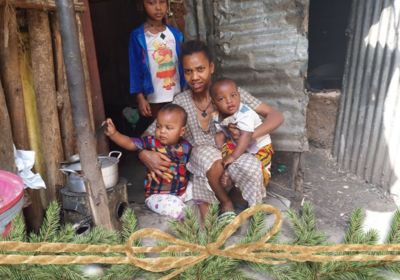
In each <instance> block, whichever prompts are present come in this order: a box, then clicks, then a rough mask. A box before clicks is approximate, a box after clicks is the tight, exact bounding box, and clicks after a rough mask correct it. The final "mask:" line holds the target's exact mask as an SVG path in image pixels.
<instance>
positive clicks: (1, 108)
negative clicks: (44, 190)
mask: <svg viewBox="0 0 400 280" xmlns="http://www.w3.org/2000/svg"><path fill="white" fill-rule="evenodd" d="M0 120H1V121H0V122H1V125H0V158H1V160H0V170H6V171H9V172H13V173H15V172H16V171H17V169H16V167H15V160H14V148H13V139H12V134H11V123H10V116H9V115H8V109H7V104H6V98H5V96H4V91H3V85H2V84H1V80H0Z"/></svg>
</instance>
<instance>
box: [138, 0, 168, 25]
mask: <svg viewBox="0 0 400 280" xmlns="http://www.w3.org/2000/svg"><path fill="white" fill-rule="evenodd" d="M143 6H144V9H145V11H146V14H147V17H149V18H150V19H152V20H154V21H162V19H163V18H164V17H165V15H166V14H167V9H168V4H167V0H143Z"/></svg>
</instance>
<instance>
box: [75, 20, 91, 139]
mask: <svg viewBox="0 0 400 280" xmlns="http://www.w3.org/2000/svg"><path fill="white" fill-rule="evenodd" d="M76 25H77V27H78V35H79V47H80V49H81V56H82V65H83V74H84V75H85V89H86V90H85V92H86V98H87V102H88V104H87V105H88V108H89V116H90V127H91V129H92V131H93V133H94V130H95V129H94V119H93V102H92V90H91V88H90V77H89V69H88V63H87V58H86V49H85V41H84V39H83V34H82V23H81V18H80V17H79V14H76Z"/></svg>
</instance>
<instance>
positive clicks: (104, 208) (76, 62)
mask: <svg viewBox="0 0 400 280" xmlns="http://www.w3.org/2000/svg"><path fill="white" fill-rule="evenodd" d="M57 12H58V15H59V19H60V30H61V37H62V43H63V54H64V64H65V69H66V73H67V81H68V88H69V92H70V96H71V105H72V118H73V121H74V126H75V129H76V133H77V144H78V149H79V156H80V160H81V164H82V169H83V172H84V174H85V177H86V179H87V184H88V185H87V186H86V190H87V192H88V196H89V202H90V209H91V212H92V216H93V219H94V223H95V224H96V225H101V226H103V227H104V228H106V229H113V224H112V222H111V216H110V209H109V208H108V197H107V192H106V188H105V185H104V181H103V178H102V176H101V171H100V166H99V164H97V151H96V141H95V138H94V134H93V131H92V130H91V129H90V125H89V124H88V121H89V119H90V117H89V110H88V108H87V98H86V93H85V77H84V70H83V65H82V57H81V52H80V47H79V35H78V33H77V30H78V28H77V26H76V18H75V13H74V11H73V9H72V3H71V2H70V0H57Z"/></svg>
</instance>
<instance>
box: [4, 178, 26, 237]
mask: <svg viewBox="0 0 400 280" xmlns="http://www.w3.org/2000/svg"><path fill="white" fill-rule="evenodd" d="M23 198H24V183H23V181H22V179H21V178H20V177H18V176H17V175H15V174H13V173H11V172H7V171H4V170H0V234H1V235H3V237H6V236H7V234H8V233H9V231H10V228H11V221H12V219H14V217H15V216H16V215H17V214H18V213H19V212H20V211H21V209H22V206H23Z"/></svg>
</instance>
